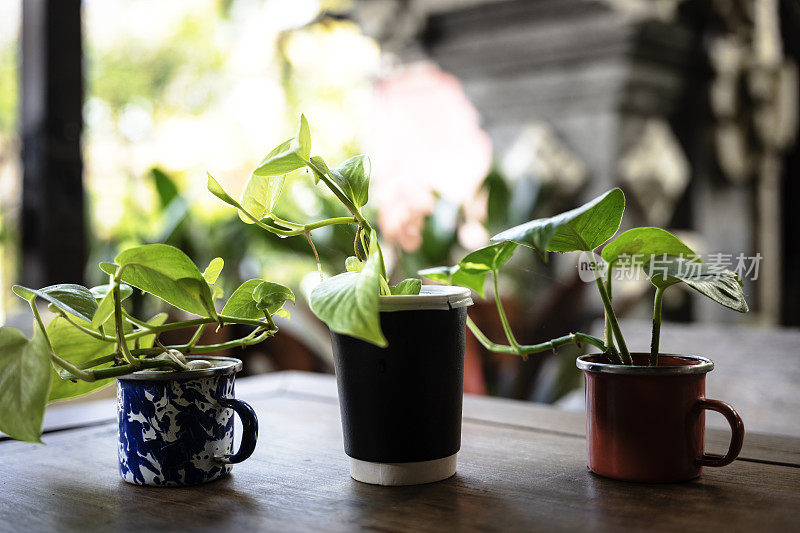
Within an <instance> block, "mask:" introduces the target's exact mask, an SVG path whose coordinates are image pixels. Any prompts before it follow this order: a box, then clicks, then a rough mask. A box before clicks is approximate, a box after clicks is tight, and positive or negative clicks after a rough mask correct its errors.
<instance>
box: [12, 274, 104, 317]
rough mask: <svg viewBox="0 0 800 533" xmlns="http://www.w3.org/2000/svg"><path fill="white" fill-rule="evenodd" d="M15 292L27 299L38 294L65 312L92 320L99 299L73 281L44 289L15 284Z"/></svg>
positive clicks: (29, 299)
mask: <svg viewBox="0 0 800 533" xmlns="http://www.w3.org/2000/svg"><path fill="white" fill-rule="evenodd" d="M11 290H12V291H14V294H16V295H17V296H19V297H20V298H22V299H23V300H27V301H29V302H31V301H33V299H34V298H36V297H37V296H38V297H39V298H42V299H44V300H47V301H48V302H50V303H51V304H53V305H55V306H56V307H58V308H59V309H61V310H62V311H64V312H65V313H69V314H71V315H74V316H76V317H78V318H81V319H83V320H86V321H87V322H90V321H91V320H92V317H93V316H94V313H95V311H97V300H95V298H94V295H92V293H91V291H89V289H87V288H86V287H84V286H82V285H74V284H71V283H61V284H59V285H50V286H49V287H45V288H43V289H38V290H37V289H29V288H28V287H23V286H22V285H14V286H13V287H12V288H11Z"/></svg>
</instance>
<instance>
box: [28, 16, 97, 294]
mask: <svg viewBox="0 0 800 533" xmlns="http://www.w3.org/2000/svg"><path fill="white" fill-rule="evenodd" d="M82 53H83V52H82V45H81V3H80V0H24V1H23V8H22V61H21V63H22V91H21V97H22V102H21V106H20V107H21V115H20V125H21V135H20V137H21V139H22V164H23V178H22V180H23V185H22V221H21V226H22V254H23V260H22V272H21V276H20V278H21V280H22V282H23V283H24V284H26V285H28V286H31V287H42V286H45V285H50V284H53V283H63V282H71V283H80V282H81V280H82V279H83V275H84V265H85V261H86V253H87V250H86V236H85V233H86V232H85V218H84V194H83V183H82V173H83V163H82V159H81V130H82V126H83V121H82V104H83V72H82Z"/></svg>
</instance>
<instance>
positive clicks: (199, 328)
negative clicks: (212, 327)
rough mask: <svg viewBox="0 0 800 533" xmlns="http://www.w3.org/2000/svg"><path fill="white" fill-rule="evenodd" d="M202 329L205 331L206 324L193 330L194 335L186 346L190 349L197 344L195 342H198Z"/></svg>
mask: <svg viewBox="0 0 800 533" xmlns="http://www.w3.org/2000/svg"><path fill="white" fill-rule="evenodd" d="M204 329H206V324H201V325H199V326H197V329H196V330H195V332H194V335H192V338H191V339H189V343H188V344H187V346H189V347H190V348H191V347H192V346H194V345H195V344H197V341H199V340H200V336H201V335H202V334H203V330H204Z"/></svg>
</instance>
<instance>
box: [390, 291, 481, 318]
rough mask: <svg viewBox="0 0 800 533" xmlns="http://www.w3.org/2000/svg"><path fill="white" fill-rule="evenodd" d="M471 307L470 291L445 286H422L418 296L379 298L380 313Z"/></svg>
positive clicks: (404, 295) (405, 295)
mask: <svg viewBox="0 0 800 533" xmlns="http://www.w3.org/2000/svg"><path fill="white" fill-rule="evenodd" d="M468 305H472V296H471V293H470V290H469V289H467V288H465V287H453V286H447V285H423V286H422V289H420V291H419V294H403V295H397V296H379V297H378V309H379V310H380V311H384V312H389V311H417V310H443V311H447V310H449V309H457V308H459V307H467V306H468Z"/></svg>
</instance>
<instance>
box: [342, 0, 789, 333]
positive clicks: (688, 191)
mask: <svg viewBox="0 0 800 533" xmlns="http://www.w3.org/2000/svg"><path fill="white" fill-rule="evenodd" d="M799 9H800V8H792V7H791V2H781V1H780V0H755V1H753V0H713V1H700V0H684V1H680V0H655V1H651V0H510V1H509V0H483V1H481V0H462V1H457V0H370V1H365V2H359V3H358V4H357V8H356V10H355V11H354V15H353V16H354V17H355V18H356V19H357V20H359V22H360V23H361V24H362V26H363V27H364V29H365V31H367V32H368V33H370V34H372V35H373V36H375V37H376V38H377V39H378V40H379V41H380V42H381V45H382V47H383V49H384V50H385V51H386V53H387V55H389V56H390V57H393V58H394V59H395V60H396V61H398V62H400V63H402V62H410V61H416V60H420V59H427V60H432V61H435V62H436V63H437V64H438V65H439V66H440V67H441V68H443V69H444V70H446V71H448V72H450V73H451V74H454V75H455V76H457V77H458V78H459V79H460V80H461V81H462V83H463V84H464V88H465V91H466V92H467V95H468V96H469V98H470V99H471V100H472V102H473V103H474V105H475V106H476V107H477V108H478V110H479V112H480V113H481V118H482V121H483V127H484V128H485V129H486V131H487V132H489V134H490V136H491V137H492V140H493V143H494V146H495V157H496V159H497V162H498V165H499V166H500V168H501V170H502V171H503V172H504V173H505V174H506V176H507V177H509V178H511V179H512V180H516V181H522V182H525V181H530V180H536V181H537V182H538V183H547V184H548V186H549V187H551V189H552V190H554V191H555V192H556V193H557V194H560V195H562V196H564V197H565V198H566V199H568V200H570V201H578V200H585V199H588V198H590V197H592V196H594V195H596V194H598V193H600V192H601V191H603V190H605V189H607V188H609V187H611V186H614V185H621V186H623V188H624V189H625V190H626V192H627V194H628V197H629V209H628V214H627V216H626V220H627V222H626V224H627V225H629V226H633V225H659V226H664V227H667V228H670V229H674V230H684V231H686V232H688V233H689V238H690V240H692V244H693V245H694V246H695V247H696V248H697V249H698V251H699V252H701V253H704V254H709V253H713V252H724V253H726V254H731V255H732V260H733V261H734V262H735V258H736V257H737V255H739V254H743V255H744V256H747V257H753V256H756V254H758V253H760V254H761V256H762V258H763V259H762V260H761V261H760V263H759V269H760V272H759V275H758V279H757V280H756V281H749V280H748V281H746V291H747V293H748V295H749V299H750V301H751V304H752V306H751V307H753V308H754V310H755V311H756V312H755V313H754V314H753V315H752V316H751V317H750V318H749V320H753V319H757V320H759V321H761V322H764V323H769V324H777V323H779V322H781V321H783V322H792V321H793V320H796V319H797V318H796V317H795V318H792V317H791V316H789V315H786V313H785V314H784V315H785V316H783V317H782V316H781V309H784V310H785V309H787V306H786V301H787V299H790V298H794V299H797V298H800V295H798V294H797V293H796V291H797V284H796V283H795V284H794V285H793V287H794V288H793V289H792V285H791V284H786V283H784V282H785V281H786V280H787V278H789V277H790V274H791V272H792V271H796V270H797V269H800V264H797V261H798V259H797V256H796V254H794V255H787V254H786V249H787V246H786V242H787V240H786V237H787V231H788V230H787V220H789V219H790V218H791V216H792V215H793V213H786V210H785V207H784V204H785V202H784V195H785V194H786V192H787V183H789V182H787V177H786V172H787V167H786V166H785V164H784V163H785V159H786V153H787V151H791V150H796V146H797V144H796V143H797V139H796V134H797V130H798V121H797V117H798V103H797V102H798V75H797V63H796V59H797V58H796V56H794V57H792V56H791V54H787V52H786V51H785V50H784V43H786V42H787V41H791V40H792V39H795V40H796V37H793V35H794V34H796V33H798V32H800V14H798V13H794V11H795V10H799ZM793 15H797V16H796V18H795V17H794V16H793ZM782 25H783V28H782ZM787 31H788V34H787ZM794 179H796V176H795V178H794ZM789 185H791V183H789ZM792 190H794V189H792ZM787 217H788V218H787ZM692 235H694V237H692ZM790 254H791V252H790ZM787 269H788V272H787ZM787 287H788V288H789V289H791V290H794V291H795V293H794V294H792V293H791V292H790V290H788V289H787ZM684 314H685V315H686V316H682V317H677V318H684V319H688V318H694V319H699V320H707V321H731V320H737V319H739V317H738V316H735V314H733V313H729V312H728V311H727V310H725V309H721V308H719V306H715V305H713V303H711V302H705V301H703V300H701V299H700V298H697V299H695V300H693V301H692V303H691V305H687V306H685V307H684ZM789 314H791V313H789Z"/></svg>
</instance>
